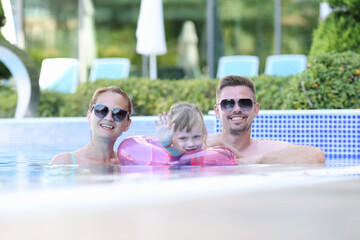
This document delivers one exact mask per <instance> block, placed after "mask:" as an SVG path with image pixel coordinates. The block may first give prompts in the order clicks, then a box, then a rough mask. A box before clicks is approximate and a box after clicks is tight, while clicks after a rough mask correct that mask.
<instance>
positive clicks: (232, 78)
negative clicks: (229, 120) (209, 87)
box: [216, 75, 256, 102]
mask: <svg viewBox="0 0 360 240" xmlns="http://www.w3.org/2000/svg"><path fill="white" fill-rule="evenodd" d="M237 86H245V87H248V88H249V89H250V90H251V92H252V93H253V95H254V101H255V102H256V91H255V86H254V82H253V81H252V80H251V79H250V78H247V77H243V76H236V75H228V76H225V77H223V78H222V79H221V80H220V81H219V83H218V86H217V88H216V102H218V101H219V100H220V93H221V90H223V88H225V87H237Z"/></svg>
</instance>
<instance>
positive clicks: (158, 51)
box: [136, 0, 167, 80]
mask: <svg viewBox="0 0 360 240" xmlns="http://www.w3.org/2000/svg"><path fill="white" fill-rule="evenodd" d="M136 37H137V45H136V52H137V53H139V54H142V55H146V56H149V57H150V63H149V69H150V79H151V80H154V79H156V78H157V66H156V56H157V55H163V54H165V53H166V51H167V50H166V41H165V31H164V17H163V7H162V0H141V5H140V14H139V19H138V24H137V29H136Z"/></svg>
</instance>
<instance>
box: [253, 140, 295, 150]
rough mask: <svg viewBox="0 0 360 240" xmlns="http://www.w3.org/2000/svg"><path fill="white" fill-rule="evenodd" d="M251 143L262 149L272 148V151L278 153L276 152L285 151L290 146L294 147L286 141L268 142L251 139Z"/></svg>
mask: <svg viewBox="0 0 360 240" xmlns="http://www.w3.org/2000/svg"><path fill="white" fill-rule="evenodd" d="M251 143H252V144H255V145H257V146H258V147H262V148H272V151H276V150H280V149H284V148H287V147H290V146H294V144H292V143H289V142H285V141H280V140H268V139H266V140H262V139H255V138H252V139H251Z"/></svg>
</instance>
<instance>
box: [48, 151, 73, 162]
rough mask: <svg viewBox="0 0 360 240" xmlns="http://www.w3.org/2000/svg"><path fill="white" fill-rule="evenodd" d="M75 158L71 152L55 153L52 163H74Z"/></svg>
mask: <svg viewBox="0 0 360 240" xmlns="http://www.w3.org/2000/svg"><path fill="white" fill-rule="evenodd" d="M73 163H74V162H73V159H72V156H71V153H69V152H63V153H59V154H57V155H55V156H54V157H53V158H52V159H51V161H50V164H73Z"/></svg>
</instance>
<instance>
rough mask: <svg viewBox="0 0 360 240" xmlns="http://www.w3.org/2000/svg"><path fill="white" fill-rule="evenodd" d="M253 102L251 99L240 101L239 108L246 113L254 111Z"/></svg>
mask: <svg viewBox="0 0 360 240" xmlns="http://www.w3.org/2000/svg"><path fill="white" fill-rule="evenodd" d="M252 106H253V102H252V101H251V99H240V100H239V107H240V108H241V109H242V110H244V111H249V110H250V109H252Z"/></svg>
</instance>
